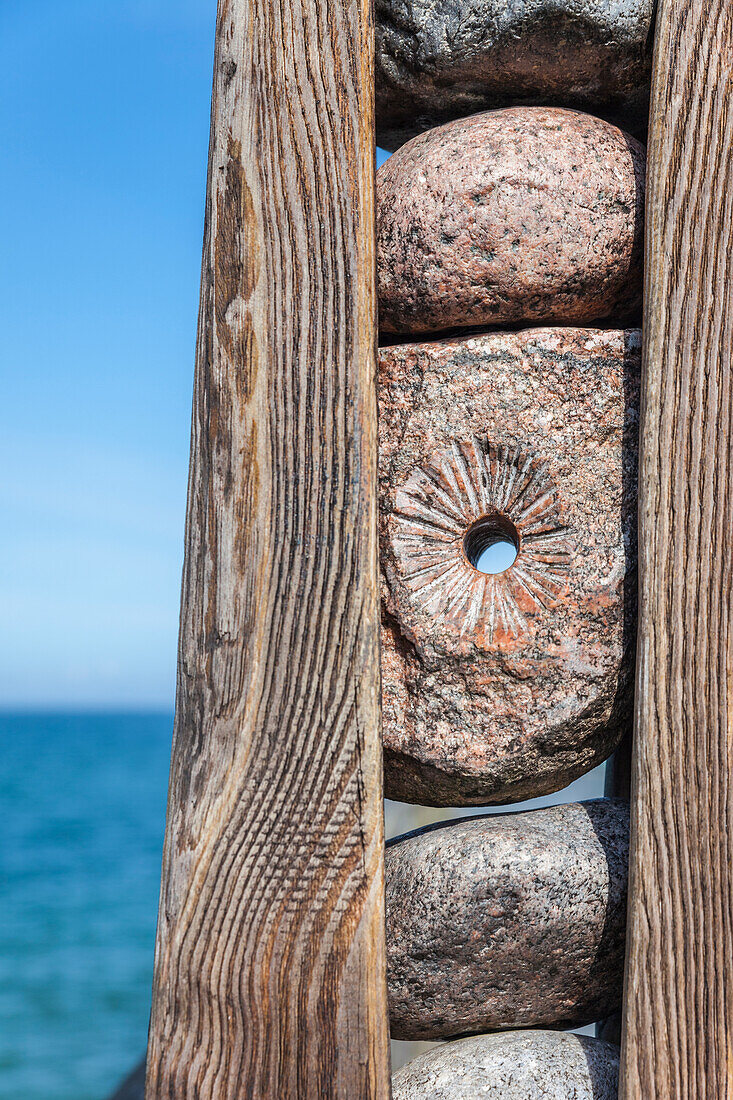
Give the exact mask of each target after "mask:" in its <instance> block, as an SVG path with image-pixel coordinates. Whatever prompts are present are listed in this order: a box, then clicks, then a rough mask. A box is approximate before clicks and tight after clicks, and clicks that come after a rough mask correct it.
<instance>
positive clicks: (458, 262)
mask: <svg viewBox="0 0 733 1100" xmlns="http://www.w3.org/2000/svg"><path fill="white" fill-rule="evenodd" d="M644 187H645V152H644V147H643V146H642V145H640V144H639V142H637V141H636V140H635V139H634V138H632V137H630V136H629V135H628V134H624V133H623V131H622V130H619V129H618V128H617V127H615V126H611V125H610V124H609V123H607V122H602V121H601V120H600V119H597V118H593V117H592V116H591V115H585V114H581V113H579V112H578V111H565V110H559V109H557V108H544V107H525V108H516V109H511V110H506V111H489V112H486V113H485V114H480V115H473V116H472V117H471V118H466V119H462V120H460V121H457V122H452V123H449V124H448V125H446V126H441V127H439V128H438V129H437V130H430V131H429V132H428V133H427V134H422V135H421V136H420V137H418V138H415V139H414V140H413V141H411V142H409V144H408V145H405V146H404V147H403V148H402V149H400V150H399V151H398V152H397V153H395V154H394V156H392V157H390V158H389V160H388V161H386V162H385V163H384V164H383V165H382V167H381V168H380V169H379V172H378V173H377V274H378V290H379V326H380V329H381V330H382V331H383V332H394V333H403V334H407V335H417V334H418V333H426V332H438V331H441V330H445V329H451V328H467V327H476V326H481V327H486V326H495V325H505V324H508V323H509V322H517V321H521V322H529V321H542V322H548V323H549V322H552V323H558V324H589V323H592V322H595V321H598V320H601V319H603V318H609V319H612V321H613V323H614V325H616V326H617V327H618V326H621V325H623V324H625V323H626V322H628V321H629V320H630V319H631V318H633V317H636V316H637V315H638V312H639V308H640V303H641V288H642V261H643V228H644Z"/></svg>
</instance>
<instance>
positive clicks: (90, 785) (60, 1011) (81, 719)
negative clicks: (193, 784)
mask: <svg viewBox="0 0 733 1100" xmlns="http://www.w3.org/2000/svg"><path fill="white" fill-rule="evenodd" d="M171 731H172V716H171V715H166V714H141V715H10V714H2V713H0V744H2V748H3V751H2V754H0V807H1V808H2V826H3V836H2V844H0V882H1V883H2V910H0V1100H106V1097H108V1096H109V1094H110V1092H112V1091H113V1089H114V1088H116V1087H117V1085H118V1084H119V1082H120V1080H121V1079H122V1078H123V1077H124V1076H126V1074H127V1073H128V1072H129V1071H130V1070H131V1069H132V1068H133V1066H134V1065H136V1064H137V1062H138V1061H139V1060H140V1058H141V1057H142V1054H143V1052H144V1049H145V1041H146V1035H147V1026H148V1013H149V1008H150V986H151V980H152V964H153V947H154V940H155V918H156V912H157V906H158V883H159V876H160V856H161V851H162V844H163V828H164V823H165V799H166V788H167V783H168V762H169V755H170V739H171ZM602 791H603V769H602V768H599V769H596V771H595V772H592V773H591V774H590V775H587V776H584V777H583V778H582V779H580V780H578V781H577V782H576V783H574V784H573V785H572V786H571V787H568V788H567V789H566V790H565V791H561V792H559V793H558V794H556V795H553V796H550V797H549V798H543V799H536V800H534V802H531V803H527V804H526V806H533V805H546V804H548V803H550V802H566V801H570V800H572V799H574V798H592V797H597V796H599V795H600V794H602ZM512 809H516V807H512ZM466 812H467V811H465V810H463V811H459V810H453V811H445V810H428V809H422V808H419V807H412V806H405V805H402V804H400V803H394V802H393V803H388V804H387V814H386V816H387V834H388V835H390V836H393V835H395V834H397V833H400V832H402V831H404V830H406V829H411V828H415V827H417V826H418V825H425V824H428V823H429V822H431V821H436V820H439V819H441V818H445V817H448V816H451V817H453V816H461V814H465V813H466ZM468 812H471V811H468ZM476 812H480V811H476ZM417 1049H418V1048H417V1047H415V1046H414V1045H413V1044H410V1043H400V1044H395V1047H394V1051H393V1053H394V1055H395V1059H396V1061H395V1064H396V1065H400V1064H402V1062H403V1061H405V1060H406V1059H408V1058H410V1057H413V1056H414V1054H415V1053H416V1050H417Z"/></svg>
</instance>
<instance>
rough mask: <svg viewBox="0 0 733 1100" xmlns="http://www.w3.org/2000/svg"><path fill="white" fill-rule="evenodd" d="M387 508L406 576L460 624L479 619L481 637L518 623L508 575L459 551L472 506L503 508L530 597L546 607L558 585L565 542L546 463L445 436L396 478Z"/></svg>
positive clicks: (521, 623)
mask: <svg viewBox="0 0 733 1100" xmlns="http://www.w3.org/2000/svg"><path fill="white" fill-rule="evenodd" d="M394 514H395V518H396V531H395V536H394V548H395V553H396V554H398V555H400V556H402V557H403V559H404V561H405V563H406V568H405V572H404V577H405V581H406V583H407V584H408V585H409V586H410V587H411V588H412V590H413V591H414V592H415V594H416V596H417V597H418V598H419V599H420V600H423V601H424V604H425V607H426V609H427V610H429V611H431V612H433V613H434V614H436V615H451V616H453V617H455V620H456V622H459V623H460V631H461V633H464V634H468V633H470V632H471V631H473V630H474V628H475V626H476V624H477V623H478V621H479V619H482V620H484V621H485V622H486V624H487V634H488V636H489V640H493V637H494V633H495V631H501V632H502V633H504V632H506V633H509V634H512V635H519V634H521V632H522V631H523V630H526V619H525V616H524V613H523V611H522V610H521V609H520V608H519V606H518V605H517V601H516V600H515V598H514V595H513V593H512V584H511V583H510V582H509V579H508V577H507V576H506V575H505V574H497V575H494V576H492V575H489V574H485V573H480V572H478V570H476V569H474V568H473V567H472V566H471V565H470V563H469V562H468V561H467V560H466V556H465V554H464V552H463V539H464V536H465V534H466V531H467V530H468V528H469V527H470V526H471V524H472V523H474V522H475V521H476V520H477V519H479V518H480V517H482V516H491V515H495V514H499V515H502V516H506V517H507V518H508V519H510V520H511V521H512V522H513V523H514V525H515V526H516V528H517V530H518V531H519V534H520V537H521V546H522V553H521V556H520V557H518V559H517V561H516V563H515V565H514V566H513V567H512V581H513V582H514V583H517V582H518V583H519V584H520V585H521V586H522V587H523V588H524V589H525V590H526V593H527V594H528V596H529V597H530V599H531V600H532V601H533V602H534V603H535V604H538V605H542V606H545V607H550V606H552V602H553V601H554V600H555V599H557V598H558V596H559V595H561V594H562V592H563V591H565V589H566V586H567V575H568V572H569V565H570V551H569V547H568V545H567V542H566V540H565V537H564V532H565V527H564V525H563V523H562V519H561V509H560V504H559V500H558V495H557V490H556V488H555V486H554V484H553V482H552V479H551V478H550V476H549V474H548V472H547V464H546V463H544V462H542V461H540V460H538V459H536V458H533V457H532V456H531V455H529V454H526V453H525V452H523V451H522V449H521V448H519V447H515V446H504V445H502V444H500V443H494V442H492V441H490V440H488V439H479V438H477V437H475V436H474V437H472V438H471V439H468V440H454V441H453V443H452V444H451V446H450V447H447V448H445V449H444V450H442V451H439V452H437V453H436V454H434V455H433V456H431V459H430V460H429V462H427V463H426V464H424V465H423V466H422V467H420V468H419V469H417V470H415V471H414V472H413V474H412V475H411V477H410V478H409V479H408V480H407V482H406V483H405V484H404V485H403V486H402V487H401V488H400V490H399V491H398V493H397V494H396V498H395V513H394Z"/></svg>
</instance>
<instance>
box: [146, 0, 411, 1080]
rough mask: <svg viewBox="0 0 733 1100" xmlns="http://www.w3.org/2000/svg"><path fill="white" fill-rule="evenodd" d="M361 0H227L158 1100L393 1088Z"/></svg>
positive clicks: (164, 924)
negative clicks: (386, 940)
mask: <svg viewBox="0 0 733 1100" xmlns="http://www.w3.org/2000/svg"><path fill="white" fill-rule="evenodd" d="M372 66H373V42H372V13H371V5H370V2H369V0H328V2H327V0H220V2H219V11H218V21H217V31H216V56H215V73H214V89H213V105H212V131H211V145H210V160H209V182H208V193H207V216H206V229H205V241H204V256H203V271H202V296H201V315H200V325H199V338H198V348H197V365H196V381H195V393H194V408H193V430H192V444H191V453H192V460H191V473H190V481H189V498H188V514H187V531H186V562H185V567H184V578H183V593H182V611H181V634H180V647H179V666H178V693H177V704H176V723H175V733H174V744H173V757H172V765H171V779H170V790H169V802H168V821H167V828H166V840H165V851H164V861H163V878H162V888H161V900H160V911H159V927H158V937H157V946H156V959H155V981H154V990H153V1007H152V1017H151V1030H150V1040H149V1048H148V1077H147V1092H146V1095H147V1097H148V1098H149V1100H152V1098H156V1100H158V1098H161V1100H162V1098H163V1097H165V1098H166V1100H173V1098H174V1097H175V1100H181V1098H186V1097H191V1098H193V1097H196V1098H197V1100H206V1098H212V1100H213V1098H216V1100H227V1098H230V1097H231V1098H234V1097H237V1098H242V1097H258V1098H266V1097H272V1098H275V1097H276V1098H277V1100H284V1098H291V1097H302V1098H306V1097H307V1098H309V1100H311V1098H316V1097H317V1098H319V1100H320V1098H328V1097H340V1098H343V1097H349V1098H360V1097H379V1098H383V1097H388V1096H389V1092H390V1087H389V1060H388V1023H387V1008H386V982H385V952H384V930H383V923H384V913H383V906H384V900H383V898H384V890H383V824H382V821H383V810H382V783H381V749H380V741H379V664H378V634H377V629H378V587H377V546H376V503H375V493H376V395H375V362H376V337H375V288H374V208H373V186H374V124H373V107H372V100H373V72H372Z"/></svg>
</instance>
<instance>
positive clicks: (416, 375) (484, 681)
mask: <svg viewBox="0 0 733 1100" xmlns="http://www.w3.org/2000/svg"><path fill="white" fill-rule="evenodd" d="M639 353H640V334H639V332H638V331H637V330H628V331H615V330H609V329H604V330H599V329H577V328H555V329H530V330H526V331H523V332H496V333H487V334H484V335H481V336H475V337H472V338H469V339H461V340H450V341H449V340H444V341H434V342H432V343H419V344H417V343H415V344H401V345H397V346H394V347H387V348H381V349H380V353H379V452H380V453H379V508H380V536H381V545H380V566H381V570H382V582H383V583H382V597H383V632H382V704H383V707H382V709H383V742H384V777H385V792H386V795H387V797H388V798H394V799H397V800H399V801H402V802H417V803H420V804H422V805H432V806H441V805H442V806H459V805H464V806H467V805H486V804H488V803H506V802H518V801H520V800H521V799H523V798H532V797H534V796H536V795H541V794H547V793H548V792H550V791H556V790H559V789H560V788H561V787H564V786H566V785H567V784H568V783H570V782H572V780H573V779H577V778H578V776H580V775H582V774H583V773H584V772H586V771H590V769H591V768H593V767H595V766H596V765H597V764H600V763H602V761H603V760H605V759H606V758H607V757H608V756H609V754H610V753H611V752H612V751H613V749H614V748H615V746H616V744H617V743H618V741H619V739H620V738H621V736H622V734H623V733H624V732H625V731H626V730H627V729H628V728H629V727H630V720H631V703H632V698H633V673H634V650H635V634H636V604H635V591H636V590H635V583H636V469H637V457H636V439H637V421H638V372H639ZM482 531H483V533H484V534H487V535H491V536H492V537H493V533H494V532H505V533H506V534H505V537H507V538H511V541H513V542H514V545H515V546H516V547H517V549H518V553H517V557H516V561H515V562H514V564H513V565H511V566H510V567H509V568H508V569H506V570H505V571H504V572H502V573H499V574H496V575H487V574H486V573H483V572H481V571H480V570H479V569H477V568H476V567H475V563H473V562H472V561H471V559H470V556H469V551H470V547H469V545H468V544H469V542H471V543H472V540H473V539H474V536H476V534H477V532H478V533H479V534H481V532H482ZM482 537H483V535H482Z"/></svg>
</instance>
